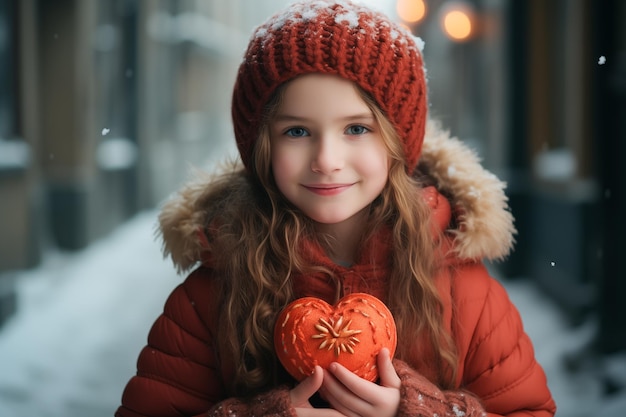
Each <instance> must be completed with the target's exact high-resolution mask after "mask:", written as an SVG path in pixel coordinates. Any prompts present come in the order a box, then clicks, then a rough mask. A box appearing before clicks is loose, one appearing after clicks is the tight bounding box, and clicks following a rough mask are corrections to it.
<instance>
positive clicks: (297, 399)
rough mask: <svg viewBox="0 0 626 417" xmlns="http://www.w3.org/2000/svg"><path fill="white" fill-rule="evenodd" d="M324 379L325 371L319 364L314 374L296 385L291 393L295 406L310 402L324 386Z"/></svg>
mask: <svg viewBox="0 0 626 417" xmlns="http://www.w3.org/2000/svg"><path fill="white" fill-rule="evenodd" d="M323 380H324V371H322V368H320V367H319V366H316V367H315V370H314V371H313V374H312V375H311V376H309V377H308V378H306V379H304V380H303V381H302V382H300V383H299V384H298V385H296V387H295V388H294V389H292V390H291V392H290V393H289V396H290V398H291V404H293V406H294V407H299V406H302V405H303V404H309V398H311V396H312V395H313V394H315V392H317V390H318V389H319V388H320V387H321V386H322V382H323Z"/></svg>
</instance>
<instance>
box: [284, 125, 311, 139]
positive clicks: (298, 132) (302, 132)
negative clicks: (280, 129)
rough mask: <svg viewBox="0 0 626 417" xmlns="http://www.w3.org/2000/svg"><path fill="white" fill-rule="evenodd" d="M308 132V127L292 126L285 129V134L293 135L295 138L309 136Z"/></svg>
mask: <svg viewBox="0 0 626 417" xmlns="http://www.w3.org/2000/svg"><path fill="white" fill-rule="evenodd" d="M308 134H309V132H307V131H306V129H304V128H302V127H292V128H291V129H287V130H286V131H285V135H287V136H291V137H294V138H301V137H304V136H308Z"/></svg>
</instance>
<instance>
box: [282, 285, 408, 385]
mask: <svg viewBox="0 0 626 417" xmlns="http://www.w3.org/2000/svg"><path fill="white" fill-rule="evenodd" d="M396 344H397V335H396V324H395V322H394V320H393V316H392V315H391V312H390V311H389V309H388V308H387V306H386V305H385V304H384V303H383V302H382V301H380V300H379V299H378V298H376V297H374V296H372V295H370V294H365V293H354V294H350V295H347V296H345V297H343V298H342V299H341V300H339V302H338V303H337V304H336V305H335V306H334V307H333V306H331V305H330V304H328V303H327V302H325V301H323V300H321V299H319V298H315V297H304V298H299V299H297V300H295V301H293V302H291V303H290V304H289V305H287V307H285V309H284V310H283V311H282V312H281V313H280V314H279V316H278V319H277V320H276V325H275V327H274V348H275V349H276V354H277V356H278V359H279V360H280V362H281V363H282V364H283V366H284V367H285V369H286V370H287V372H289V373H290V374H291V376H293V377H294V378H296V379H297V380H298V381H301V380H303V379H304V378H306V377H307V376H309V375H311V374H312V373H313V370H314V369H315V366H316V365H319V366H321V367H322V368H324V369H327V368H328V366H329V365H330V364H331V363H332V362H338V363H340V364H341V365H343V366H345V367H346V368H347V369H349V370H351V371H352V372H354V373H355V374H357V375H359V376H360V377H362V378H365V379H367V380H369V381H375V380H376V379H377V378H378V369H377V366H376V357H377V356H378V353H379V352H380V350H381V349H382V348H384V347H386V348H388V349H389V352H390V354H391V357H393V354H394V352H395V350H396Z"/></svg>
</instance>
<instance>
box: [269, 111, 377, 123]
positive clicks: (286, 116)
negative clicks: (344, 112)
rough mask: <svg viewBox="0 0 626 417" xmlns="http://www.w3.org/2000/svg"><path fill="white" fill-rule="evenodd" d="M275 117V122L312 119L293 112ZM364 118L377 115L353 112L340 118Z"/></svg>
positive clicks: (370, 118)
mask: <svg viewBox="0 0 626 417" xmlns="http://www.w3.org/2000/svg"><path fill="white" fill-rule="evenodd" d="M273 119H274V121H275V122H292V121H299V122H307V121H310V119H308V118H306V117H300V116H296V115H292V114H277V115H276V116H274V118H273ZM364 119H367V120H375V117H374V115H373V114H372V113H359V114H351V115H348V116H345V117H341V118H339V120H340V121H344V122H348V121H351V120H364Z"/></svg>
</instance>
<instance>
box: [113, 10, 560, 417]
mask: <svg viewBox="0 0 626 417" xmlns="http://www.w3.org/2000/svg"><path fill="white" fill-rule="evenodd" d="M426 95H427V94H426V83H425V79H424V70H423V63H422V56H421V53H420V49H419V48H418V46H417V45H416V41H415V39H414V38H413V37H412V36H411V35H410V34H409V33H408V32H406V31H405V30H404V29H402V28H401V27H399V26H397V25H396V24H394V23H392V22H391V21H390V20H388V19H387V18H386V17H385V16H383V15H381V14H380V13H377V12H374V11H372V10H369V9H367V8H365V7H364V6H361V5H357V4H353V3H351V2H348V1H336V2H333V1H323V0H318V1H303V2H300V3H296V4H294V5H292V6H290V7H288V8H287V9H286V10H285V11H283V12H282V13H280V14H277V15H276V16H274V17H273V18H271V19H270V20H269V21H267V22H266V23H265V24H263V25H261V26H260V27H259V28H257V29H256V31H255V32H254V35H253V37H252V39H251V41H250V44H249V47H248V49H247V51H246V54H245V58H244V60H243V62H242V64H241V66H240V69H239V72H238V76H237V80H236V84H235V88H234V93H233V103H232V116H233V124H234V131H235V138H236V141H237V146H238V149H239V153H240V156H241V160H242V162H243V164H242V165H239V166H235V167H234V168H233V169H232V170H231V171H228V172H225V173H223V174H221V175H220V176H218V177H216V178H199V179H198V180H197V181H195V182H194V183H192V184H190V185H189V186H188V187H186V188H185V189H183V190H182V191H181V192H180V194H179V195H178V196H177V197H176V198H175V199H173V200H171V201H169V202H168V203H167V204H166V205H165V207H164V208H163V212H162V214H161V217H160V222H161V232H162V235H163V238H164V250H165V253H166V254H169V255H171V257H172V259H173V261H174V263H175V264H176V265H177V266H178V268H179V269H180V270H190V269H192V268H193V272H191V273H190V275H189V276H188V278H187V279H186V280H185V281H184V282H183V283H182V284H181V285H180V286H179V287H178V288H176V289H175V290H174V291H173V293H172V294H171V296H170V297H169V299H168V300H167V303H166V305H165V310H164V313H163V314H162V315H161V316H160V317H159V318H158V319H157V321H156V322H155V324H154V326H153V327H152V330H151V331H150V334H149V337H148V345H147V346H146V347H145V348H144V349H143V351H142V352H141V354H140V356H139V361H138V370H137V375H136V376H135V377H133V378H132V379H131V380H130V382H129V383H128V385H127V387H126V390H125V392H124V395H123V398H122V406H121V407H120V408H119V409H118V411H117V413H116V416H118V417H137V416H200V415H202V416H207V415H210V416H235V415H237V416H249V417H251V416H262V415H274V416H296V415H298V416H372V417H385V416H396V415H398V416H418V415H419V416H439V417H444V416H466V417H470V416H486V415H489V416H497V415H501V416H521V415H525V416H531V415H532V416H536V417H540V416H541V417H543V416H552V415H554V412H555V405H554V402H553V400H552V397H551V394H550V392H549V390H548V388H547V386H546V380H545V376H544V373H543V371H542V369H541V367H540V366H539V365H538V364H537V362H536V361H535V358H534V353H533V348H532V345H531V342H530V340H529V338H528V336H526V334H525V333H524V331H523V328H522V323H521V320H520V317H519V315H518V313H517V311H516V309H515V307H514V306H513V305H512V304H511V302H510V301H509V299H508V297H507V295H506V293H505V291H504V289H503V288H502V286H501V285H500V284H499V283H498V282H497V281H495V280H494V279H493V278H491V277H490V276H489V274H488V272H487V270H486V269H485V267H484V266H483V264H482V261H481V259H483V258H487V259H499V258H502V257H504V256H506V255H507V254H508V252H509V250H510V249H511V246H512V242H513V237H512V236H513V234H514V228H513V225H512V218H511V215H510V213H509V211H508V210H507V206H506V197H505V195H504V192H503V184H502V183H501V182H500V181H499V180H498V179H496V178H495V177H494V176H493V175H491V174H490V173H488V172H486V171H485V170H483V169H482V167H481V166H480V165H479V163H478V161H477V158H476V156H475V155H474V154H473V153H472V152H471V151H469V150H468V149H466V148H465V147H464V146H463V145H462V144H461V143H460V142H459V141H457V140H454V139H451V138H449V137H448V136H447V134H446V133H445V132H442V131H441V129H440V128H439V127H438V126H437V125H436V124H435V123H433V122H428V126H426V119H427V118H426V114H427V99H426ZM356 292H366V293H369V294H371V295H374V296H375V297H377V298H379V299H381V300H383V301H384V302H385V303H386V304H387V306H388V307H389V309H390V310H391V312H392V313H393V316H394V318H395V321H396V326H397V329H398V348H397V350H396V352H395V356H394V357H393V359H391V358H390V352H389V351H387V350H382V351H381V352H380V354H379V355H378V361H377V366H378V375H379V379H378V380H377V381H376V382H369V381H367V380H365V379H361V378H360V377H359V376H357V375H356V374H353V373H351V372H350V371H348V370H347V369H346V368H344V367H343V366H341V365H339V364H338V363H333V364H331V365H330V366H329V367H328V369H322V368H320V367H316V368H315V371H314V372H313V373H312V375H310V376H309V377H308V378H306V379H304V380H303V381H301V382H296V381H295V380H294V379H292V378H291V377H289V376H288V374H287V373H286V372H285V371H284V369H283V368H282V366H281V364H280V362H279V361H278V359H277V356H276V353H275V350H274V344H273V329H274V324H275V321H276V317H277V315H278V314H279V313H280V312H281V310H282V309H283V308H284V307H285V306H286V305H287V304H289V303H290V302H291V301H293V300H295V299H297V298H301V297H305V296H314V297H318V298H320V299H322V300H324V301H326V302H328V303H330V304H333V303H335V302H336V301H337V300H338V299H339V298H341V297H343V296H345V295H346V294H350V293H356Z"/></svg>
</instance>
